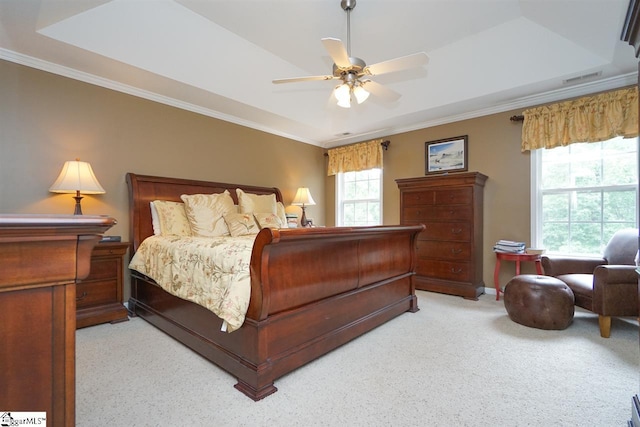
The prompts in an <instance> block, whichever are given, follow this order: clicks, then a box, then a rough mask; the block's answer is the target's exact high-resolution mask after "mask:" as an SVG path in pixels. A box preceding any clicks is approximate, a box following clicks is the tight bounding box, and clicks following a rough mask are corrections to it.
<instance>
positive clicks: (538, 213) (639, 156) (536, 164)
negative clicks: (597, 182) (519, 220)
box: [530, 137, 640, 256]
mask: <svg viewBox="0 0 640 427" xmlns="http://www.w3.org/2000/svg"><path fill="white" fill-rule="evenodd" d="M612 139H613V138H612ZM635 140H636V166H637V171H636V172H637V173H638V176H637V177H636V182H635V185H634V184H623V185H616V186H611V185H602V186H597V187H594V186H592V187H581V188H580V190H581V191H582V190H584V191H589V190H594V189H597V190H598V191H599V192H602V191H606V190H607V189H616V190H619V189H623V187H628V189H633V188H634V187H635V192H636V208H635V210H636V211H635V223H636V225H635V226H636V228H637V227H638V221H639V218H640V139H639V138H638V137H636V138H635ZM530 165H531V170H530V178H531V179H530V181H531V195H530V196H531V201H530V212H531V224H530V225H531V230H530V232H531V246H532V247H536V248H542V247H544V246H543V243H542V227H543V224H542V218H543V213H542V204H541V201H542V187H541V183H542V149H540V150H531V161H530ZM557 191H558V192H559V193H565V192H566V191H568V190H565V191H562V190H557ZM601 224H602V223H601ZM554 253H555V254H561V255H570V256H589V254H576V253H560V252H554ZM591 255H599V254H591Z"/></svg>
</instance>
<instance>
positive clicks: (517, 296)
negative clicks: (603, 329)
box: [504, 274, 575, 329]
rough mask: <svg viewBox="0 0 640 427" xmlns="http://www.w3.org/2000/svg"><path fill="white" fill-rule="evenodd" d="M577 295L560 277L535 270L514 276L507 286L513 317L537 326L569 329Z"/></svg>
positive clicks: (509, 312) (508, 307)
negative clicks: (541, 274)
mask: <svg viewBox="0 0 640 427" xmlns="http://www.w3.org/2000/svg"><path fill="white" fill-rule="evenodd" d="M574 301H575V299H574V296H573V292H572V291H571V289H570V288H569V287H568V286H567V285H566V284H565V283H564V282H563V281H562V280H559V279H556V278H555V277H550V276H538V275H535V274H521V275H519V276H515V277H514V278H513V279H511V280H510V281H509V283H507V285H506V286H505V288H504V307H505V308H506V309H507V313H508V314H509V317H510V318H511V320H513V321H514V322H516V323H520V324H521V325H525V326H530V327H532V328H538V329H566V328H567V327H568V326H569V325H570V324H571V322H572V321H573V314H574V311H575V308H574Z"/></svg>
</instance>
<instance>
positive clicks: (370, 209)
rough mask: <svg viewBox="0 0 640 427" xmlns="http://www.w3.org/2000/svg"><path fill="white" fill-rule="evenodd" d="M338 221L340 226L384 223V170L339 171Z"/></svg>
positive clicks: (337, 178)
mask: <svg viewBox="0 0 640 427" xmlns="http://www.w3.org/2000/svg"><path fill="white" fill-rule="evenodd" d="M336 185H337V187H338V188H337V191H336V194H337V198H338V200H337V203H336V206H337V209H338V212H337V213H336V218H337V223H338V225H340V226H358V225H380V224H382V170H381V169H369V170H365V171H359V172H345V173H339V174H337V176H336Z"/></svg>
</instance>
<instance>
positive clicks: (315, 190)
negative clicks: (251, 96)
mask: <svg viewBox="0 0 640 427" xmlns="http://www.w3.org/2000/svg"><path fill="white" fill-rule="evenodd" d="M76 157H79V158H80V159H82V160H85V161H88V162H90V163H91V165H92V167H93V170H94V172H95V174H96V176H97V178H98V180H99V181H100V183H101V184H102V186H103V187H104V188H105V190H106V194H104V195H95V196H91V195H88V196H86V197H85V198H84V199H83V201H82V206H83V212H84V213H85V214H107V215H111V216H113V217H115V218H116V219H117V220H118V224H117V225H116V226H115V227H114V228H113V229H112V230H110V231H109V233H108V234H114V235H121V236H122V237H123V239H127V238H128V235H129V218H128V192H127V186H126V183H125V174H126V173H127V172H134V173H138V174H146V175H160V176H174V177H181V178H190V179H199V180H207V181H220V182H236V183H243V184H253V185H264V186H269V187H271V186H273V187H279V188H280V189H281V191H282V194H283V198H284V201H285V205H287V204H289V203H290V202H291V200H293V196H294V195H295V191H296V189H297V188H298V187H300V186H306V187H309V188H310V190H311V192H312V194H313V196H314V199H315V200H316V202H317V203H318V206H311V207H309V208H308V209H307V213H308V215H309V216H310V217H313V218H314V219H315V220H316V221H317V222H318V223H324V222H325V219H324V215H323V214H324V210H323V209H319V207H321V206H324V205H325V202H324V197H323V194H324V185H325V182H324V167H325V165H324V156H323V150H322V149H321V148H319V147H315V146H312V145H309V144H303V143H299V142H297V141H293V140H290V139H286V138H282V137H278V136H274V135H271V134H268V133H264V132H260V131H256V130H252V129H249V128H246V127H243V126H238V125H235V124H231V123H228V122H224V121H221V120H217V119H214V118H211V117H207V116H203V115H199V114H195V113H191V112H188V111H184V110H180V109H178V108H173V107H169V106H166V105H163V104H159V103H156V102H151V101H147V100H144V99H141V98H137V97H134V96H129V95H125V94H122V93H120V92H116V91H112V90H108V89H103V88H100V87H97V86H93V85H90V84H85V83H82V82H78V81H75V80H72V79H67V78H64V77H60V76H57V75H54V74H50V73H46V72H43V71H38V70H35V69H31V68H28V67H24V66H21V65H17V64H14V63H11V62H7V61H0V213H72V212H73V204H74V200H73V199H72V198H71V195H69V194H54V193H50V192H49V191H48V189H49V186H51V184H52V183H53V181H54V180H55V179H56V177H57V176H58V173H59V172H60V169H61V168H62V165H63V164H64V162H65V161H66V160H73V159H74V158H76ZM288 210H292V211H294V212H297V213H298V214H299V212H300V209H299V208H298V207H291V208H290V209H288Z"/></svg>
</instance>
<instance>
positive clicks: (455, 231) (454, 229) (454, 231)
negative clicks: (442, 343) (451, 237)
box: [451, 228, 462, 234]
mask: <svg viewBox="0 0 640 427" xmlns="http://www.w3.org/2000/svg"><path fill="white" fill-rule="evenodd" d="M451 232H452V233H453V234H460V233H462V228H452V229H451Z"/></svg>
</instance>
